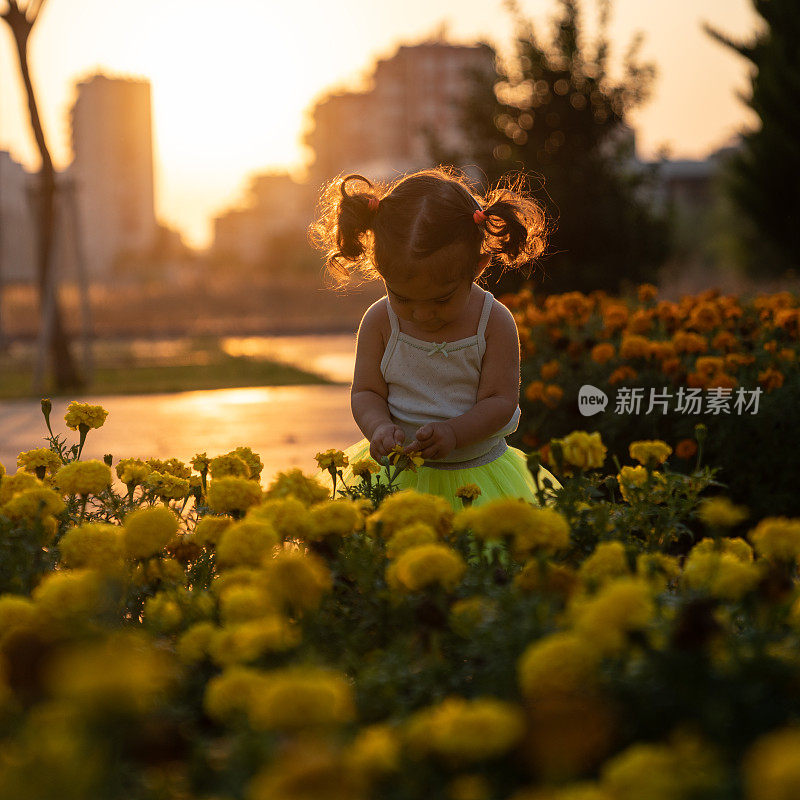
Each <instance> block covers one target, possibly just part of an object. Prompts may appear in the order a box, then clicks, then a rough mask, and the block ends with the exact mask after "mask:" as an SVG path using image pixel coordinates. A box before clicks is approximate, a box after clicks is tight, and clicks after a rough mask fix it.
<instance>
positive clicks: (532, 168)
mask: <svg viewBox="0 0 800 800" xmlns="http://www.w3.org/2000/svg"><path fill="white" fill-rule="evenodd" d="M559 6H560V12H561V13H560V17H559V18H557V19H556V20H555V29H554V33H553V39H552V42H551V43H550V44H549V45H545V44H542V43H540V42H539V40H538V37H537V35H536V32H535V30H534V26H533V23H532V22H531V21H529V20H526V19H524V18H523V17H522V15H521V14H520V12H519V9H518V7H517V5H516V3H515V2H513V0H510V1H507V2H506V7H507V9H508V10H509V11H510V13H511V14H512V16H513V17H514V20H515V28H516V30H515V47H514V55H513V56H512V58H511V59H510V62H509V63H508V64H503V63H502V62H501V61H500V60H499V59H497V60H496V74H495V75H493V76H489V77H488V78H487V77H486V76H483V75H480V74H479V73H473V75H472V92H471V96H470V97H469V99H468V100H467V102H466V103H465V104H464V105H463V107H462V109H461V112H462V113H461V124H462V128H463V130H464V133H465V136H466V139H467V140H468V144H467V146H466V148H465V149H464V151H463V152H460V153H453V152H445V151H443V150H442V149H441V148H436V147H435V146H434V147H433V148H432V155H433V157H434V159H435V160H437V161H451V162H454V163H460V164H471V165H475V166H477V167H478V168H479V169H480V170H481V171H482V172H483V173H484V174H485V176H486V179H487V182H488V183H493V182H495V181H496V180H497V179H498V178H500V177H501V176H503V175H505V174H507V173H509V172H513V171H521V172H523V173H526V174H527V175H528V176H529V177H534V178H537V179H538V181H539V183H540V187H539V190H538V193H537V191H536V190H535V187H534V194H535V195H537V194H538V199H539V200H540V202H541V203H542V204H543V205H544V206H545V210H546V212H547V215H548V217H549V218H550V219H551V220H553V221H554V222H555V223H556V224H557V228H556V230H555V231H554V232H553V233H552V235H551V237H550V247H549V249H548V252H549V255H547V256H546V257H545V258H544V259H543V261H542V263H541V265H540V266H541V268H542V269H543V271H544V273H545V276H546V282H545V288H546V289H547V290H548V291H568V290H575V289H579V290H582V291H590V290H592V289H605V290H608V291H618V290H619V289H620V288H622V287H623V286H624V285H625V284H627V283H631V284H633V283H637V282H640V281H643V280H653V279H654V278H655V273H656V271H657V270H658V268H659V267H660V266H661V264H662V263H663V262H664V260H665V258H666V257H667V255H668V251H669V244H668V243H669V228H668V221H667V219H666V218H665V217H659V216H657V215H656V214H655V213H654V212H653V211H652V210H651V208H650V207H649V206H648V196H649V194H650V193H651V191H652V185H653V184H654V182H655V179H656V170H657V167H654V168H652V169H650V170H649V171H646V170H642V169H640V168H632V167H631V166H630V164H632V162H633V161H634V155H635V154H634V143H633V139H632V136H631V134H630V130H629V128H628V127H627V126H626V124H625V117H626V114H627V113H628V111H629V110H630V109H632V108H634V107H636V106H637V105H640V104H641V103H643V102H645V101H646V100H647V98H648V97H649V88H650V84H651V82H652V80H653V78H654V76H655V67H653V66H652V65H640V64H638V63H636V61H635V55H636V51H637V49H638V48H639V46H640V45H641V41H642V36H641V34H638V35H637V36H636V37H635V38H634V41H633V43H632V45H631V46H630V48H629V49H628V52H627V54H626V58H625V64H624V68H625V80H624V81H623V82H621V83H619V84H616V85H614V84H611V82H610V80H609V78H608V76H607V73H606V62H607V58H608V53H609V44H608V41H607V40H606V38H605V28H606V25H607V22H608V17H609V11H610V2H609V0H600V12H601V13H600V36H599V41H598V42H597V45H596V48H595V51H594V53H593V54H589V53H588V52H587V49H586V48H585V47H584V45H583V42H582V39H581V22H580V19H579V9H578V3H577V1H576V0H559ZM488 279H489V283H490V285H491V286H494V289H493V291H495V290H496V291H499V292H500V293H503V292H506V291H515V290H516V289H518V288H519V286H520V285H521V283H522V281H523V280H524V277H523V276H521V275H520V274H519V273H506V274H504V275H497V273H495V272H490V273H488Z"/></svg>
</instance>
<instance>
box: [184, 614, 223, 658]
mask: <svg viewBox="0 0 800 800" xmlns="http://www.w3.org/2000/svg"><path fill="white" fill-rule="evenodd" d="M217 630H218V628H217V626H216V625H214V623H213V622H208V621H203V622H196V623H195V624H194V625H192V626H191V627H190V628H188V629H187V630H186V631H184V633H182V634H181V636H180V638H179V639H178V641H177V643H176V645H175V652H176V654H177V656H178V658H179V659H180V660H181V661H183V662H184V663H186V664H195V663H197V662H198V661H202V660H203V659H204V658H205V657H206V656H207V655H208V648H209V645H210V644H211V640H212V638H213V636H214V634H215V633H216V632H217Z"/></svg>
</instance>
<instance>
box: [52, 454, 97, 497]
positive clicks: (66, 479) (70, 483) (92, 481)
mask: <svg viewBox="0 0 800 800" xmlns="http://www.w3.org/2000/svg"><path fill="white" fill-rule="evenodd" d="M53 480H54V481H55V484H56V486H58V488H59V489H60V490H61V491H62V493H63V494H80V495H87V494H100V493H101V492H102V491H104V490H105V489H107V488H108V485H109V484H110V483H111V470H110V469H109V468H108V467H107V466H106V465H105V464H104V463H103V462H102V461H97V460H91V461H73V462H72V463H71V464H65V465H64V466H63V467H61V469H60V470H59V471H58V472H56V474H55V477H54V479H53Z"/></svg>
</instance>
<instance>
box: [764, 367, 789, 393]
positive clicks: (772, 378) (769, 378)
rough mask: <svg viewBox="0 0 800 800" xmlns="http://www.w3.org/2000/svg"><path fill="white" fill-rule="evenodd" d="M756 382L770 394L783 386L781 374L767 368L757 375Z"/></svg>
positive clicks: (776, 370) (773, 368)
mask: <svg viewBox="0 0 800 800" xmlns="http://www.w3.org/2000/svg"><path fill="white" fill-rule="evenodd" d="M758 382H759V383H760V384H761V385H762V386H763V387H764V388H765V389H766V390H767V392H771V391H772V390H773V389H780V388H781V386H783V373H782V372H781V371H780V370H779V369H775V367H768V368H767V369H765V370H762V371H761V372H759V373H758Z"/></svg>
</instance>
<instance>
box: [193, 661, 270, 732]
mask: <svg viewBox="0 0 800 800" xmlns="http://www.w3.org/2000/svg"><path fill="white" fill-rule="evenodd" d="M267 683H268V680H267V678H266V676H265V673H263V672H261V671H259V670H255V669H252V668H251V667H242V666H234V667H228V668H227V669H226V670H224V671H223V672H222V673H221V674H219V675H216V676H214V677H213V678H211V680H210V681H209V682H208V684H207V685H206V691H205V695H204V696H203V708H204V709H205V711H206V713H207V714H208V715H209V716H210V717H211V718H212V719H215V720H218V721H220V722H228V721H230V720H232V719H235V718H236V717H237V716H243V715H244V714H245V713H246V712H247V711H248V709H249V708H250V705H251V704H252V702H253V700H254V699H255V698H256V696H258V695H259V694H260V693H261V692H262V691H264V689H265V688H266V686H267Z"/></svg>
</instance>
